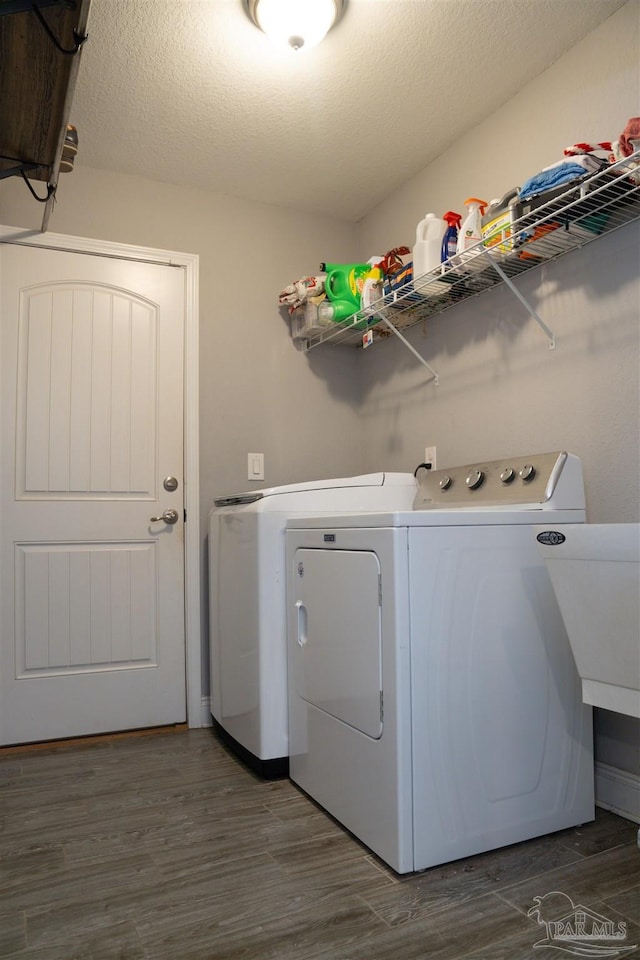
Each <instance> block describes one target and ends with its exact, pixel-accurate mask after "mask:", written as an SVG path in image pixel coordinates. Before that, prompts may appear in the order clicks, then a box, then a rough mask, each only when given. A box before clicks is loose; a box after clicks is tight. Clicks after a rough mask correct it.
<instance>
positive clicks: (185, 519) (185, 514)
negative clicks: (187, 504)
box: [184, 510, 187, 523]
mask: <svg viewBox="0 0 640 960" xmlns="http://www.w3.org/2000/svg"><path fill="white" fill-rule="evenodd" d="M184 522H185V523H186V522H187V511H186V510H185V511H184Z"/></svg>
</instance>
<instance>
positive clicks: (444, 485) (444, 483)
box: [439, 477, 451, 490]
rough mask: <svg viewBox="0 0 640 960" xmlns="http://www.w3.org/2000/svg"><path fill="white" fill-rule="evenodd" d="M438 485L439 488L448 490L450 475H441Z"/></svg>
mask: <svg viewBox="0 0 640 960" xmlns="http://www.w3.org/2000/svg"><path fill="white" fill-rule="evenodd" d="M439 486H440V489H441V490H448V489H449V487H450V486H451V477H443V478H442V479H441V481H440V484H439Z"/></svg>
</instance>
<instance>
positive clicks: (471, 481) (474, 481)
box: [466, 470, 484, 490]
mask: <svg viewBox="0 0 640 960" xmlns="http://www.w3.org/2000/svg"><path fill="white" fill-rule="evenodd" d="M483 483H484V473H483V472H482V470H472V471H471V473H470V474H469V476H468V477H467V480H466V484H467V486H468V487H469V489H470V490H477V489H478V487H481V486H482V484H483Z"/></svg>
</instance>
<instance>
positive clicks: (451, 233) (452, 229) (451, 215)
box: [440, 210, 462, 263]
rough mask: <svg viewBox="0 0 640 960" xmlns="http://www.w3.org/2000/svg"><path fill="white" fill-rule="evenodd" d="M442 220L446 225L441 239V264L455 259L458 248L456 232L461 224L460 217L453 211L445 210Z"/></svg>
mask: <svg viewBox="0 0 640 960" xmlns="http://www.w3.org/2000/svg"><path fill="white" fill-rule="evenodd" d="M442 219H443V220H445V221H446V223H447V224H448V226H447V229H446V232H445V235H444V237H443V238H442V250H441V255H440V256H441V260H442V262H443V263H445V261H447V260H451V259H452V257H455V255H456V250H457V248H458V230H459V229H460V224H461V223H462V217H461V216H460V214H459V213H456V212H455V211H454V210H447V212H446V213H443V215H442Z"/></svg>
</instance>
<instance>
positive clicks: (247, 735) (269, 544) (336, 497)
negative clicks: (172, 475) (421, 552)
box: [209, 473, 416, 777]
mask: <svg viewBox="0 0 640 960" xmlns="http://www.w3.org/2000/svg"><path fill="white" fill-rule="evenodd" d="M415 494H416V480H415V477H414V476H413V474H411V473H371V474H365V475H362V476H356V477H344V478H340V479H332V480H316V481H309V482H307V483H295V484H289V485H287V486H280V487H270V488H267V489H264V490H257V491H256V490H253V491H251V492H250V493H242V494H234V495H232V496H228V497H220V498H218V499H216V500H215V501H214V507H213V509H212V510H211V512H210V514H209V602H210V611H209V612H210V672H211V713H212V716H213V720H214V725H215V727H216V729H217V730H218V732H219V733H220V735H221V736H222V737H223V738H224V739H225V740H226V741H227V742H228V743H229V745H230V746H231V747H232V748H233V749H234V750H235V751H236V753H238V754H239V755H240V756H241V757H242V759H244V760H245V761H246V762H247V763H249V764H250V765H251V766H253V767H254V769H256V770H257V771H258V772H259V773H261V774H262V776H265V777H274V776H286V774H287V772H288V756H289V749H288V737H287V644H286V607H285V575H284V566H285V553H284V551H285V526H286V522H287V519H288V518H289V517H291V516H293V515H295V514H305V515H306V514H316V513H336V512H339V511H347V512H349V513H353V512H354V511H359V510H364V511H371V510H385V509H388V510H407V509H410V508H411V504H412V503H413V499H414V497H415Z"/></svg>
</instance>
